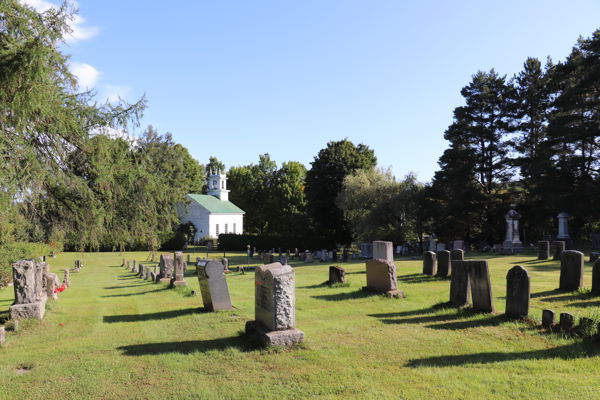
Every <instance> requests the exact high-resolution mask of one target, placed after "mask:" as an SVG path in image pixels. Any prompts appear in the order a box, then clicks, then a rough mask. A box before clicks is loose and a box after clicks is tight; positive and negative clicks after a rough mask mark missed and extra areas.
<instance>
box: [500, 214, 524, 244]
mask: <svg viewBox="0 0 600 400" xmlns="http://www.w3.org/2000/svg"><path fill="white" fill-rule="evenodd" d="M516 207H517V206H516V205H515V204H511V205H510V210H509V211H508V213H506V215H505V216H504V218H505V219H506V233H505V240H504V242H503V243H502V249H501V250H500V252H501V253H502V254H513V253H522V252H523V251H524V250H525V249H524V247H523V243H522V242H521V239H520V233H519V220H520V219H521V215H520V214H519V213H518V212H516V211H515V208H516Z"/></svg>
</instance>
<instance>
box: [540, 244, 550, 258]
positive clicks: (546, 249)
mask: <svg viewBox="0 0 600 400" xmlns="http://www.w3.org/2000/svg"><path fill="white" fill-rule="evenodd" d="M549 258H550V242H547V241H545V240H540V241H538V260H547V259H549Z"/></svg>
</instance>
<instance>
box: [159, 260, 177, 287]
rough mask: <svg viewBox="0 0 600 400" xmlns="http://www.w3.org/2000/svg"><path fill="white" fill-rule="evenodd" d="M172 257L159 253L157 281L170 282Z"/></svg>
mask: <svg viewBox="0 0 600 400" xmlns="http://www.w3.org/2000/svg"><path fill="white" fill-rule="evenodd" d="M173 264H174V262H173V257H172V256H169V255H166V254H161V255H160V274H159V275H158V279H157V281H158V282H171V279H172V278H173Z"/></svg>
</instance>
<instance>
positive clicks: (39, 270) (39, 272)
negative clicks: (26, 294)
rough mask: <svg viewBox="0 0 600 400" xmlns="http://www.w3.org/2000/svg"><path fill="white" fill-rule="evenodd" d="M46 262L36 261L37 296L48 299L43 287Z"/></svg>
mask: <svg viewBox="0 0 600 400" xmlns="http://www.w3.org/2000/svg"><path fill="white" fill-rule="evenodd" d="M44 264H45V265H48V264H46V263H43V262H41V263H37V262H36V263H35V298H36V299H37V300H42V301H44V302H45V301H46V300H47V297H45V296H44V293H43V291H42V289H43V288H44V268H43V265H44Z"/></svg>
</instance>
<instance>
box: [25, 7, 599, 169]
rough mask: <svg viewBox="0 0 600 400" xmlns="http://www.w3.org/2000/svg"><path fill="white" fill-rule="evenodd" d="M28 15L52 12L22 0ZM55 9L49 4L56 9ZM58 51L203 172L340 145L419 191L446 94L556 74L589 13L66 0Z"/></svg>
mask: <svg viewBox="0 0 600 400" xmlns="http://www.w3.org/2000/svg"><path fill="white" fill-rule="evenodd" d="M24 2H27V3H29V4H31V5H34V6H36V7H37V8H38V9H40V10H42V9H44V8H47V7H49V6H50V4H51V3H52V2H48V1H45V0H26V1H24ZM54 3H56V4H58V1H54ZM77 6H78V7H79V18H78V20H77V21H76V23H75V24H74V25H73V27H74V29H75V32H74V36H75V38H71V39H70V40H69V42H68V43H67V45H66V46H64V51H65V52H66V53H69V54H72V58H71V63H72V69H73V70H74V71H75V72H76V74H77V75H78V76H79V77H80V83H81V84H82V86H86V85H87V86H89V87H95V88H96V89H97V91H98V100H104V99H107V98H109V99H114V98H116V96H117V95H120V96H121V97H123V98H125V99H126V100H128V101H130V102H134V101H136V100H137V99H139V97H140V96H142V95H143V94H144V93H145V94H146V96H147V98H148V105H149V108H148V109H147V110H146V112H145V116H144V118H143V120H142V126H141V127H140V128H137V130H136V131H135V132H133V131H132V132H130V133H131V134H139V132H141V130H143V129H144V128H145V127H146V126H147V125H153V126H154V127H155V128H157V129H158V131H159V133H166V132H171V133H172V134H173V138H174V140H175V141H176V142H178V143H181V144H182V145H184V146H185V147H187V148H188V150H189V151H190V154H191V155H192V156H193V157H194V158H196V159H197V160H199V161H200V162H202V163H206V162H208V157H209V156H215V157H217V158H218V159H219V160H221V161H223V162H224V163H225V164H226V166H227V167H228V168H229V167H230V166H234V165H247V164H250V163H257V162H258V158H259V154H264V153H269V154H270V155H271V157H272V159H274V160H276V161H277V163H278V164H279V165H281V163H282V162H284V161H299V162H301V163H303V164H304V165H306V167H307V168H310V162H311V161H313V159H314V157H315V156H316V155H317V154H318V152H319V150H321V149H323V148H325V147H326V145H327V142H329V141H332V140H334V141H335V140H341V139H344V138H348V139H349V140H351V141H352V142H354V143H355V144H358V143H364V144H366V145H368V146H369V147H371V148H372V149H374V150H375V154H376V156H377V159H378V164H379V165H380V166H382V167H388V166H391V167H392V168H393V171H394V174H395V175H396V176H397V177H398V178H400V177H402V176H403V175H405V174H406V173H407V172H409V171H414V172H416V173H417V174H418V177H419V179H420V180H421V181H429V180H430V179H431V178H432V177H433V174H434V172H435V171H436V170H437V169H438V165H437V161H438V158H439V157H440V156H441V155H442V153H443V151H444V150H445V149H446V148H447V146H448V143H447V142H446V141H445V140H444V138H443V134H444V131H445V129H446V128H447V127H448V125H450V124H451V123H452V115H453V114H452V113H453V110H454V108H455V107H457V106H461V105H463V103H464V102H463V98H462V96H461V95H460V90H461V88H462V87H463V86H465V85H467V84H468V83H469V82H470V80H471V76H472V75H473V74H475V73H476V72H477V71H478V70H484V71H489V70H490V69H492V68H494V69H495V70H496V71H497V72H499V73H500V74H501V75H507V76H508V77H509V78H510V77H512V76H513V75H514V74H517V73H518V72H519V71H521V69H522V66H523V62H524V61H525V59H526V58H527V57H529V56H531V57H537V58H539V59H540V60H542V61H545V59H546V57H547V56H551V57H552V58H553V60H554V61H555V62H557V61H560V60H564V59H565V57H566V56H567V55H568V54H569V53H570V51H571V48H572V47H573V45H574V44H575V43H576V41H577V38H578V37H579V36H580V35H581V36H584V37H589V36H590V35H591V34H592V32H593V31H594V30H596V29H598V28H600V18H599V17H600V2H598V1H597V0H593V1H592V0H589V1H586V0H582V1H579V0H573V1H569V2H566V1H564V0H562V1H548V0H546V1H526V0H521V1H513V0H510V1H502V2H488V1H481V0H479V1H460V0H456V1H419V2H417V1H414V2H408V1H400V0H397V1H379V0H370V1H352V0H345V1H333V0H331V1H329V0H318V1H309V0H304V1H301V2H300V1H295V2H292V1H260V0H255V1H233V0H213V1H179V2H165V1H160V2H159V1H149V0H146V1H137V0H125V1H123V0H119V1H116V0H102V1H98V0H79V1H78V2H77Z"/></svg>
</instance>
